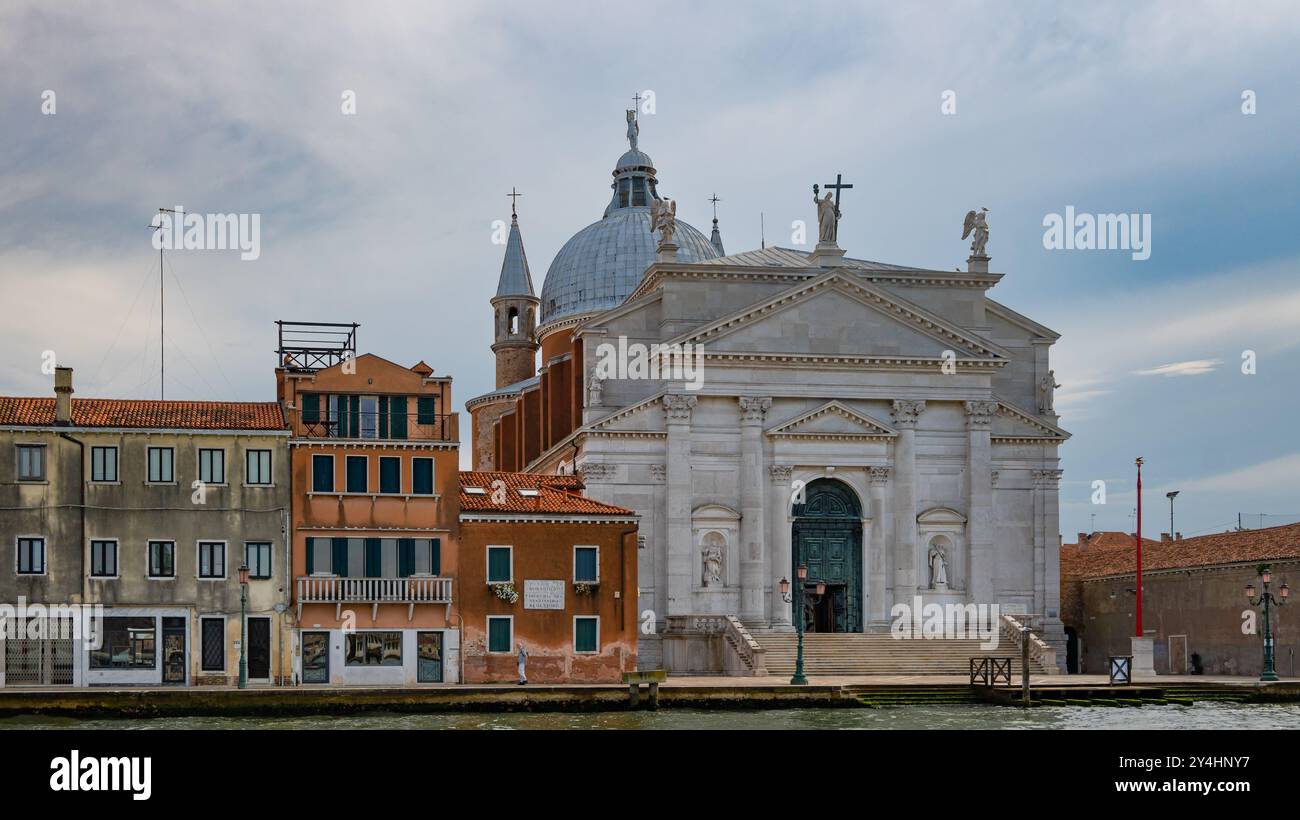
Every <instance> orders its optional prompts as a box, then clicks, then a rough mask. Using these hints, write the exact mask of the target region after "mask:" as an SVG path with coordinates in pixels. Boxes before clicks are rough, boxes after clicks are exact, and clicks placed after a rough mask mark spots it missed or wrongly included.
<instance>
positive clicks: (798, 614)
mask: <svg viewBox="0 0 1300 820" xmlns="http://www.w3.org/2000/svg"><path fill="white" fill-rule="evenodd" d="M797 573H798V575H797V577H798V579H799V596H798V597H799V606H797V607H795V626H796V627H797V628H798V630H799V649H798V651H797V652H796V653H795V659H794V677H793V678H790V685H791V686H807V685H808V678H806V677H804V674H803V619H804V612H803V607H804V595H805V594H806V593H805V591H804V582H805V581H807V580H808V565H807V564H803V563H801V564H799V566H798V568H797ZM781 600H783V601H785V602H786V603H787V604H789V603H793V602H794V598H792V597H791V596H790V582H789V581H787V580H786V579H784V578H782V579H781Z"/></svg>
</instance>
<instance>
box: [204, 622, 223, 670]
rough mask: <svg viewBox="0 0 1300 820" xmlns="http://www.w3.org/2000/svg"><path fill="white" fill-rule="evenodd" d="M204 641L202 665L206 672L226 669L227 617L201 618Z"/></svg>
mask: <svg viewBox="0 0 1300 820" xmlns="http://www.w3.org/2000/svg"><path fill="white" fill-rule="evenodd" d="M200 624H201V632H202V634H201V635H200V638H201V639H202V641H203V647H202V650H201V653H200V654H201V662H200V666H201V668H202V669H203V671H204V672H224V671H226V619H225V618H202V619H200Z"/></svg>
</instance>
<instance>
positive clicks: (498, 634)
mask: <svg viewBox="0 0 1300 820" xmlns="http://www.w3.org/2000/svg"><path fill="white" fill-rule="evenodd" d="M487 628H488V651H489V652H512V651H513V650H514V643H515V619H514V618H512V617H510V616H509V615H489V616H488V619H487Z"/></svg>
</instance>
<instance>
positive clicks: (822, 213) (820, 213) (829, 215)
mask: <svg viewBox="0 0 1300 820" xmlns="http://www.w3.org/2000/svg"><path fill="white" fill-rule="evenodd" d="M852 187H853V186H852V185H849V184H846V183H845V182H844V181H843V176H842V175H841V174H836V175H835V182H834V183H829V182H828V183H826V196H824V197H822V198H821V199H818V198H817V195H818V194H819V193H820V192H821V186H819V185H816V184H814V185H813V202H814V203H815V204H816V205H817V244H818V245H823V244H825V245H834V244H835V240H836V237H837V236H838V235H839V222H840V216H841V214H840V191H842V190H845V189H847V188H852ZM832 190H833V191H834V192H835V195H834V197H832V196H831V191H832Z"/></svg>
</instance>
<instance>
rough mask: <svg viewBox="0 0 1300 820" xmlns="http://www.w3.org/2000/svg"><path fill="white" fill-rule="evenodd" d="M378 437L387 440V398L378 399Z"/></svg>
mask: <svg viewBox="0 0 1300 820" xmlns="http://www.w3.org/2000/svg"><path fill="white" fill-rule="evenodd" d="M379 437H380V438H388V397H387V396H380V397H379Z"/></svg>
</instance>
